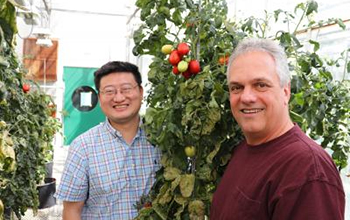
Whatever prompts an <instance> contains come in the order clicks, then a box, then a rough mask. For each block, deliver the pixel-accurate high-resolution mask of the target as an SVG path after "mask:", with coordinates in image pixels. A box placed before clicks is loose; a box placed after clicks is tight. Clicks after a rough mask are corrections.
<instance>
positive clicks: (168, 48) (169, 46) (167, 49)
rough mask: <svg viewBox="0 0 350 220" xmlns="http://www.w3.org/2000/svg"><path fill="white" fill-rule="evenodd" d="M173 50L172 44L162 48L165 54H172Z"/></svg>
mask: <svg viewBox="0 0 350 220" xmlns="http://www.w3.org/2000/svg"><path fill="white" fill-rule="evenodd" d="M172 50H173V46H172V45H170V44H166V45H164V46H163V47H162V53H164V54H170V53H171V51H172Z"/></svg>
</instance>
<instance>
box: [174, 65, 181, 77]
mask: <svg viewBox="0 0 350 220" xmlns="http://www.w3.org/2000/svg"><path fill="white" fill-rule="evenodd" d="M173 73H174V74H175V75H179V73H180V71H179V69H178V68H177V66H174V67H173Z"/></svg>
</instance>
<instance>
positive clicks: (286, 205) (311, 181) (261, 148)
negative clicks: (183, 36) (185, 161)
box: [210, 39, 345, 220]
mask: <svg viewBox="0 0 350 220" xmlns="http://www.w3.org/2000/svg"><path fill="white" fill-rule="evenodd" d="M227 79H228V86H229V92H230V103H231V111H232V114H233V116H234V118H235V119H236V121H237V122H238V124H239V126H240V127H241V129H242V131H243V134H244V136H245V140H244V141H243V142H242V143H241V144H240V145H238V146H237V147H235V148H234V151H233V154H232V158H231V161H230V163H229V165H228V167H227V169H226V171H225V174H224V175H223V177H222V180H221V182H220V184H219V186H218V188H217V190H216V192H215V194H214V197H213V202H212V207H211V214H210V219H211V220H224V219H230V220H287V219H290V220H342V219H344V206H345V194H344V190H343V186H342V182H341V179H340V176H339V173H338V171H337V168H336V166H335V165H334V163H333V161H332V159H331V158H330V156H329V155H328V154H327V153H326V152H325V150H324V149H322V147H321V146H319V145H318V144H317V143H316V142H314V141H313V140H311V139H310V138H308V137H307V136H306V135H305V134H304V133H303V132H302V131H301V129H300V128H299V127H298V125H296V124H294V123H293V122H292V121H291V119H290V117H289V109H288V102H289V99H290V73H289V70H288V63H287V58H286V55H285V53H284V50H283V48H282V47H280V46H279V45H278V44H277V43H275V42H273V41H271V40H266V39H247V40H243V41H242V42H241V43H240V44H239V45H238V46H237V48H236V49H235V51H234V52H233V54H232V56H231V58H230V62H229V65H228V70H227Z"/></svg>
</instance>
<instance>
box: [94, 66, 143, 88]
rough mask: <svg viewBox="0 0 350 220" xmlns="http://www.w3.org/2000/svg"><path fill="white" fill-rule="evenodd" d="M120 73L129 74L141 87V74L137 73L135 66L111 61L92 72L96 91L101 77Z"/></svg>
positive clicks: (137, 69)
mask: <svg viewBox="0 0 350 220" xmlns="http://www.w3.org/2000/svg"><path fill="white" fill-rule="evenodd" d="M122 72H126V73H131V74H132V75H133V76H134V78H135V80H136V82H137V84H138V85H139V86H141V83H142V78H141V73H140V72H139V68H138V67H137V66H136V65H134V64H132V63H128V62H121V61H111V62H108V63H106V64H104V65H103V66H101V68H99V69H98V70H96V71H95V72H94V76H95V80H94V81H95V87H96V89H97V91H99V90H100V82H101V78H102V77H104V76H107V75H109V74H111V73H122Z"/></svg>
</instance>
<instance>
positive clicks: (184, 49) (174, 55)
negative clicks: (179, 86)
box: [162, 42, 201, 79]
mask: <svg viewBox="0 0 350 220" xmlns="http://www.w3.org/2000/svg"><path fill="white" fill-rule="evenodd" d="M162 52H163V53H164V54H170V55H169V59H168V61H169V63H170V64H171V65H172V66H173V70H172V72H173V73H174V74H175V75H179V74H182V76H183V77H185V79H189V78H190V77H191V76H194V75H196V74H198V73H199V72H200V70H201V67H200V64H199V62H198V60H195V59H191V58H190V57H187V56H188V54H189V52H190V47H189V46H188V44H187V43H185V42H182V43H179V44H178V45H177V47H176V48H175V49H174V48H173V46H172V45H169V44H167V45H164V46H163V47H162Z"/></svg>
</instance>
